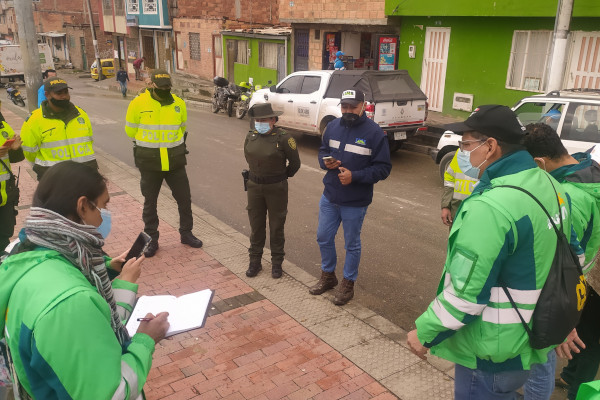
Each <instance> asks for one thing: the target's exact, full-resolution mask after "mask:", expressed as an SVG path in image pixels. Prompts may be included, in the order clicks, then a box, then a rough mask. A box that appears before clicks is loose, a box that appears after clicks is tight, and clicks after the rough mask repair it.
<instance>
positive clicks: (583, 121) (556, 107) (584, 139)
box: [430, 89, 600, 178]
mask: <svg viewBox="0 0 600 400" xmlns="http://www.w3.org/2000/svg"><path fill="white" fill-rule="evenodd" d="M512 109H513V111H514V112H515V113H516V114H517V116H518V117H519V119H520V120H521V122H522V123H523V125H527V124H531V123H536V122H544V123H547V124H549V125H550V126H552V127H553V128H554V129H555V130H556V132H557V133H558V135H559V136H560V138H561V140H562V142H563V144H564V145H565V147H566V148H567V151H568V152H569V154H573V153H577V152H582V151H586V150H588V149H590V148H591V147H593V146H594V145H595V144H597V143H600V133H599V131H598V115H599V114H600V90H592V89H568V90H556V91H553V92H550V93H548V94H539V95H535V96H529V97H525V98H524V99H522V100H520V101H519V102H518V103H517V104H516V105H515V106H514V107H513V108H512ZM460 138H461V136H459V135H456V134H454V133H452V132H450V131H446V132H444V134H443V135H442V137H441V138H440V141H439V143H438V146H437V148H436V149H434V150H432V151H431V153H430V154H431V157H432V158H433V160H434V161H435V162H436V163H437V164H439V171H440V176H442V178H443V176H444V171H446V168H447V167H448V164H449V163H450V161H451V160H452V157H454V153H455V152H456V150H457V149H458V141H459V140H460Z"/></svg>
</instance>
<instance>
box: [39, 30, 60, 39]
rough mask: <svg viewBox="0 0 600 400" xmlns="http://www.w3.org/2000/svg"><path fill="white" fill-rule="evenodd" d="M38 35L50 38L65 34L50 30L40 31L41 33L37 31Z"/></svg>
mask: <svg viewBox="0 0 600 400" xmlns="http://www.w3.org/2000/svg"><path fill="white" fill-rule="evenodd" d="M38 35H40V36H46V37H51V38H58V37H63V36H66V35H67V34H66V33H62V32H56V31H50V32H41V33H38Z"/></svg>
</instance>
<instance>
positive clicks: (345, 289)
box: [333, 278, 354, 306]
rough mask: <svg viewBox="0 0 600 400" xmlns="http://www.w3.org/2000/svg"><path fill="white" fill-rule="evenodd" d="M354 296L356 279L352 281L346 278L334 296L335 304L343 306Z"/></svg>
mask: <svg viewBox="0 0 600 400" xmlns="http://www.w3.org/2000/svg"><path fill="white" fill-rule="evenodd" d="M353 297H354V281H350V280H348V279H346V278H344V279H343V280H342V284H341V285H340V286H339V287H338V288H337V290H336V291H335V297H334V298H333V304H335V305H336V306H343V305H344V304H346V303H347V302H349V301H350V300H351V299H352V298H353Z"/></svg>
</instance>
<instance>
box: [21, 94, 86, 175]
mask: <svg viewBox="0 0 600 400" xmlns="http://www.w3.org/2000/svg"><path fill="white" fill-rule="evenodd" d="M44 109H45V107H44V105H42V107H40V108H38V109H37V110H35V111H33V113H31V116H30V117H29V119H27V121H25V122H24V123H23V127H22V128H21V139H22V140H23V146H22V147H23V152H24V153H25V158H27V160H29V161H30V162H32V163H34V164H36V165H39V166H41V167H51V166H53V165H56V164H58V163H60V162H63V161H68V160H72V161H75V162H79V163H86V162H90V161H94V160H95V159H96V156H95V155H94V148H93V142H94V139H93V132H92V124H91V123H90V119H89V118H88V116H87V114H86V113H85V111H83V110H82V109H81V108H79V107H77V106H74V109H73V110H72V111H73V112H72V114H70V116H69V118H68V121H67V122H66V123H65V121H63V120H61V119H56V118H50V117H48V116H45V115H44V111H43V110H44Z"/></svg>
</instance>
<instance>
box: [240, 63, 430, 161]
mask: <svg viewBox="0 0 600 400" xmlns="http://www.w3.org/2000/svg"><path fill="white" fill-rule="evenodd" d="M350 88H356V89H358V90H362V91H363V92H364V93H365V100H367V105H366V108H365V111H366V113H367V116H368V117H369V118H371V119H372V120H373V121H375V122H376V123H377V124H379V126H381V128H382V129H383V130H384V132H385V133H386V134H387V137H388V140H389V143H390V151H395V150H398V149H399V148H400V145H401V144H402V142H404V141H405V140H406V139H408V138H409V137H410V136H412V135H414V134H415V133H416V131H417V130H419V129H423V130H425V129H426V128H425V127H424V123H425V118H426V117H427V96H425V94H424V93H423V92H422V91H421V89H419V86H417V84H416V83H415V82H414V81H413V80H412V79H411V78H410V76H409V75H408V72H407V71H404V70H397V71H362V70H350V71H331V70H323V71H301V72H294V73H293V74H290V75H288V76H287V77H285V78H284V79H283V80H282V81H281V82H279V84H277V85H276V86H271V87H270V88H269V89H262V90H257V91H256V92H255V93H254V95H253V96H252V99H251V101H250V105H249V106H250V107H252V106H253V105H254V104H256V103H264V102H269V103H271V104H272V106H273V109H274V110H276V111H283V115H281V116H280V117H279V122H278V123H277V125H278V126H282V127H285V128H290V129H293V130H298V131H302V132H304V133H307V134H309V135H322V134H323V131H324V130H325V128H326V127H327V124H328V123H329V122H330V121H332V120H334V119H335V118H339V117H341V116H342V112H341V110H340V106H339V103H340V97H341V95H342V92H343V91H344V90H346V89H350ZM252 124H253V121H251V122H250V125H251V127H252Z"/></svg>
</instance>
